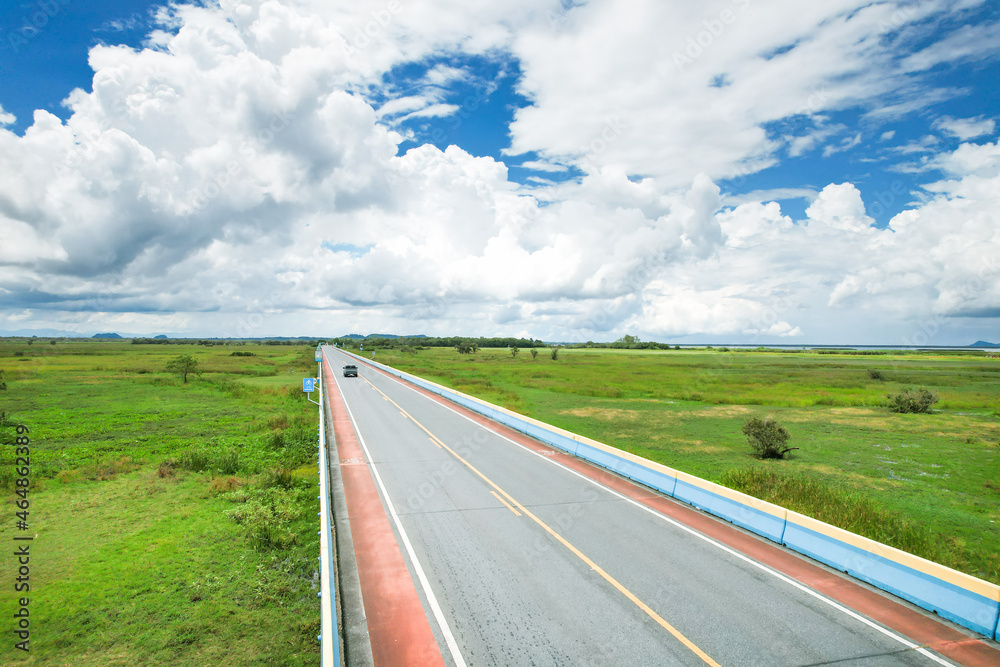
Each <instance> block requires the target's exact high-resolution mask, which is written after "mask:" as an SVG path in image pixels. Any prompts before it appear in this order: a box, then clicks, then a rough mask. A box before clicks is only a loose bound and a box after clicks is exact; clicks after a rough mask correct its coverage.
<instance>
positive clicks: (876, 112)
mask: <svg viewBox="0 0 1000 667" xmlns="http://www.w3.org/2000/svg"><path fill="white" fill-rule="evenodd" d="M330 4H331V3H328V2H320V1H319V0H316V1H315V2H310V1H307V0H295V1H283V2H278V1H277V0H266V1H262V0H255V1H237V0H223V1H222V2H221V3H220V4H219V5H218V6H206V7H196V6H186V5H179V6H175V7H173V8H171V9H165V10H163V11H162V12H161V14H160V17H159V25H160V29H159V30H157V31H156V32H154V33H152V34H151V35H150V36H149V39H148V43H147V45H146V47H145V48H142V49H132V48H128V47H115V46H97V47H95V48H94V49H93V50H92V51H91V53H90V65H91V67H92V68H93V70H94V77H93V82H92V89H91V90H90V92H86V91H84V90H76V91H74V92H73V93H72V94H70V95H69V97H68V99H67V101H66V104H67V105H68V106H69V108H70V110H71V116H70V117H69V120H68V121H66V122H63V121H61V120H60V119H59V118H57V117H56V116H53V115H52V114H50V113H47V112H45V111H37V112H35V116H34V122H33V124H32V125H31V127H30V128H29V129H28V130H27V131H26V132H25V133H24V135H23V136H18V135H17V134H15V133H13V132H11V131H8V130H5V129H3V127H2V126H3V125H4V124H10V123H11V122H12V119H10V118H9V114H5V113H4V112H3V111H2V108H0V329H9V328H23V327H24V326H25V324H26V323H29V324H33V325H35V326H37V327H38V328H43V327H53V328H62V329H71V328H75V329H77V330H81V331H83V330H90V329H115V328H118V329H120V330H124V331H142V332H148V333H156V332H158V331H171V332H178V333H189V334H191V335H218V336H262V335H300V334H302V335H311V334H313V333H315V334H317V335H320V334H323V335H327V334H330V335H336V334H341V333H346V332H348V331H360V332H366V331H379V330H381V331H396V332H399V333H418V332H419V333H428V334H451V333H465V334H469V335H494V334H504V335H508V334H509V335H519V334H523V335H530V336H534V337H540V338H545V339H548V340H559V341H572V340H580V341H583V340H588V339H592V340H605V339H611V338H617V337H618V336H620V335H621V334H623V333H625V332H626V331H628V332H631V333H633V334H638V335H640V336H643V337H651V338H655V339H658V340H706V341H715V340H727V341H734V342H737V341H747V342H751V341H758V342H762V343H763V342H775V341H785V342H796V341H802V342H814V343H822V342H848V343H865V342H878V343H904V342H911V343H912V344H929V343H937V344H944V343H956V342H957V343H964V342H971V340H970V341H966V340H965V338H967V337H969V336H977V337H988V336H987V332H988V331H989V330H990V328H995V325H996V318H997V317H998V316H1000V278H998V270H1000V257H998V249H1000V238H998V235H1000V225H998V224H997V222H998V221H997V217H996V216H997V214H996V211H998V210H1000V149H998V143H997V142H996V140H995V137H994V133H995V129H996V128H995V124H994V121H993V119H992V118H984V117H974V118H956V117H952V116H946V117H941V118H939V119H937V120H936V121H935V123H934V127H935V128H936V131H937V132H939V133H940V134H941V135H942V136H943V137H950V138H951V139H957V140H958V141H961V142H963V143H961V144H960V145H958V146H957V147H954V148H949V149H946V150H937V151H935V150H931V149H928V151H926V152H925V155H924V157H923V161H922V162H920V163H919V164H918V165H917V166H916V167H915V168H917V169H919V170H923V171H924V172H926V173H927V174H928V182H927V183H926V185H925V187H924V188H922V189H921V190H920V191H918V192H898V193H895V196H897V197H906V198H909V199H912V201H913V205H912V206H911V207H910V208H909V209H908V210H905V211H904V212H902V213H900V214H898V215H896V216H895V217H894V218H892V219H891V221H889V224H888V226H885V225H881V226H879V225H876V224H875V218H874V217H873V216H871V215H870V212H869V211H866V207H865V204H864V201H863V198H862V192H861V191H860V190H859V188H858V187H857V186H856V185H855V184H853V183H850V182H837V183H817V184H815V190H814V191H813V193H814V196H813V197H811V203H810V204H809V206H808V208H807V209H806V212H805V213H806V214H805V216H804V218H800V219H793V218H792V217H791V216H790V215H789V214H788V213H786V212H783V211H782V208H781V206H780V204H779V203H778V202H776V201H769V200H767V199H766V198H764V197H761V198H760V199H758V200H756V201H754V200H753V197H751V198H750V200H747V198H746V197H743V198H736V200H735V201H739V203H735V202H734V200H733V199H731V198H730V197H728V196H727V195H729V194H731V193H726V192H723V191H722V189H721V187H720V184H723V183H727V182H729V183H732V182H737V183H738V182H739V180H740V179H741V178H743V177H746V176H748V175H751V174H754V173H757V172H760V171H762V170H765V169H767V168H769V167H771V166H773V165H775V164H778V163H780V162H781V161H783V160H787V159H790V158H794V157H799V156H802V155H809V154H816V155H818V154H820V153H821V149H823V151H822V152H825V153H826V156H827V157H829V156H830V155H832V154H834V153H836V152H838V151H841V150H850V149H851V148H852V147H853V146H854V145H856V144H857V143H859V142H860V141H861V138H860V137H861V134H860V133H857V132H854V131H853V130H850V129H848V128H842V127H838V126H837V125H836V123H832V122H831V121H830V116H831V114H834V113H836V112H837V111H838V110H842V109H845V108H855V109H859V110H860V111H861V112H862V113H864V114H867V115H868V118H869V120H868V121H866V122H867V123H868V127H870V129H866V132H867V135H868V136H872V137H874V138H878V137H882V138H883V140H884V141H885V142H888V143H891V142H892V141H893V140H894V139H893V130H892V129H891V127H892V126H891V125H889V124H888V123H890V122H891V121H890V120H889V119H891V118H892V116H893V114H901V113H906V111H904V110H903V109H904V107H905V108H906V109H909V110H910V112H913V111H919V110H920V102H919V100H920V99H926V100H933V99H940V98H941V97H942V96H944V97H947V96H948V95H957V94H958V93H957V92H956V91H949V90H943V89H940V88H935V87H934V86H933V85H932V84H930V83H928V82H927V81H925V80H923V79H921V72H923V71H925V70H926V69H928V68H930V67H933V66H935V65H938V64H940V63H944V62H956V61H963V60H964V59H967V58H968V57H970V55H969V51H968V49H967V48H965V47H964V46H963V44H968V43H970V42H969V40H977V39H988V37H989V35H990V34H992V33H990V30H991V29H992V28H990V27H988V26H987V27H976V26H971V27H967V28H956V29H954V30H952V31H951V32H947V33H943V34H944V36H943V37H941V38H940V40H939V41H938V42H935V43H933V44H931V45H930V46H925V47H923V48H920V49H916V48H915V47H912V44H916V43H925V42H926V36H927V34H926V33H927V31H928V30H929V29H930V27H929V26H931V25H934V24H935V22H938V23H940V22H941V21H943V18H942V17H943V16H944V14H945V13H946V12H947V11H950V12H951V13H952V14H954V12H955V11H957V10H955V9H951V10H947V9H946V5H945V3H943V2H921V3H915V4H914V3H893V2H880V3H874V4H873V3H868V2H860V1H859V0H837V1H836V2H827V3H812V4H810V5H809V6H808V7H804V6H802V4H801V3H792V2H790V1H783V2H773V3H767V4H766V5H764V3H751V2H750V1H749V0H735V1H727V0H719V1H716V2H709V3H699V4H697V5H692V4H691V3H682V2H656V1H653V0H647V1H641V2H633V3H628V9H627V11H624V10H623V5H622V3H620V2H613V1H611V0H602V1H594V2H589V3H584V4H581V5H579V6H574V7H571V8H569V9H565V8H564V7H563V4H562V3H560V2H537V1H534V0H533V1H531V2H528V1H511V0H504V2H499V1H494V2H484V3H476V6H475V8H473V7H471V6H469V5H468V3H460V2H452V1H450V0H423V1H417V2H406V3H403V2H393V1H390V2H388V3H384V2H356V3H333V4H334V6H333V7H331V6H330ZM979 4H980V3H976V2H966V3H964V7H965V8H966V9H970V10H971V9H974V8H975V7H977V6H978V5H979ZM962 35H964V36H965V41H963V40H962V39H960V37H961V36H962ZM993 43H994V44H995V42H993ZM996 51H997V49H996V47H992V51H990V52H991V53H994V54H995V53H996ZM832 53H835V54H837V56H836V57H831V56H830V54H832ZM980 53H981V52H980ZM443 54H444V55H447V56H448V57H449V58H451V59H452V60H453V61H454V62H455V64H454V65H451V66H442V65H440V63H439V64H438V65H435V66H433V67H430V68H429V71H428V74H427V76H426V77H425V84H426V85H425V86H424V87H423V88H421V89H420V90H417V91H409V92H401V91H396V90H394V89H393V87H392V86H391V85H390V83H388V80H389V79H388V75H389V74H390V73H391V72H393V71H395V70H397V68H400V67H405V66H408V65H412V64H414V63H428V62H431V61H433V60H435V59H437V60H440V59H441V58H442V57H443ZM473 56H475V57H479V58H488V59H498V60H510V61H516V62H517V63H518V64H519V66H520V69H521V73H522V74H521V77H520V79H519V81H518V83H517V86H518V92H519V93H520V94H521V95H522V96H523V97H524V98H525V99H527V100H529V104H528V105H526V106H524V107H522V108H519V109H517V110H516V112H515V116H514V121H513V123H512V124H511V126H510V127H509V135H510V145H509V147H508V149H507V154H509V155H511V156H528V157H529V158H530V159H529V161H528V166H529V167H532V166H533V167H536V168H538V169H540V170H542V173H545V174H551V173H558V172H568V171H570V170H572V171H573V173H577V174H579V177H578V178H573V179H570V180H565V181H563V182H560V183H552V182H548V181H543V182H542V183H541V184H536V185H524V184H520V183H517V182H515V181H513V180H512V179H511V178H510V176H509V174H508V169H507V166H506V165H505V164H504V163H503V162H501V161H498V160H496V159H494V158H490V157H477V156H474V155H471V154H470V153H468V152H467V151H465V150H463V149H462V148H461V147H458V146H450V147H448V148H447V149H445V150H441V149H439V148H436V147H434V146H433V145H430V144H423V145H419V146H416V147H414V148H410V149H409V150H406V151H405V152H402V151H400V145H401V144H403V143H404V142H405V141H406V140H407V139H408V138H409V139H412V137H407V136H406V135H405V130H403V129H402V125H401V124H400V119H402V118H413V117H415V116H416V117H421V116H423V117H442V116H443V117H447V116H449V115H452V114H455V113H456V111H457V109H456V108H455V106H454V105H449V104H447V103H446V102H445V99H446V98H445V97H444V96H442V95H439V94H436V93H435V92H434V91H435V90H436V89H437V90H440V89H444V88H447V86H449V85H450V84H451V83H452V82H454V81H456V80H459V79H461V78H462V77H463V76H464V74H463V72H464V70H463V69H462V67H461V66H460V65H459V62H460V61H461V60H462V58H468V57H473ZM435 87H437V88H435ZM921 94H922V95H923V98H921ZM387 97H389V99H388V100H386V98H387ZM0 101H2V100H0ZM927 103H928V104H930V102H927ZM788 119H796V120H797V123H796V125H795V126H794V128H793V129H788V128H785V129H783V130H782V131H781V132H775V131H774V130H773V125H774V124H775V123H778V122H781V121H783V120H788ZM874 140H875V139H873V141H874ZM798 193H799V194H801V191H798ZM15 323H16V324H17V326H14V324H15Z"/></svg>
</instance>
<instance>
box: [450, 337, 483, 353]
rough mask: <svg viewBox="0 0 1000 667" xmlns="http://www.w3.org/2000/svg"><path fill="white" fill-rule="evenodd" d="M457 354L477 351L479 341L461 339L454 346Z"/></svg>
mask: <svg viewBox="0 0 1000 667" xmlns="http://www.w3.org/2000/svg"><path fill="white" fill-rule="evenodd" d="M455 349H456V350H458V353H459V354H475V353H476V352H478V351H479V343H477V342H475V341H472V340H463V341H462V342H460V343H459V344H458V345H456V346H455Z"/></svg>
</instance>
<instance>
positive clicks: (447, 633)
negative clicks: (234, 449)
mask: <svg viewBox="0 0 1000 667" xmlns="http://www.w3.org/2000/svg"><path fill="white" fill-rule="evenodd" d="M334 378H335V382H336V383H337V389H338V390H340V380H339V379H336V375H334ZM340 395H341V397H344V392H343V391H341V392H340ZM344 407H346V408H347V415H348V416H349V417H350V418H351V424H352V425H353V426H354V432H355V433H356V434H357V436H358V442H359V443H361V448H362V449H364V450H365V456H366V457H368V465H369V466H371V470H372V475H373V476H374V477H375V481H376V482H378V487H379V489H381V491H382V499H383V500H385V505H386V507H388V508H389V515H390V516H391V517H392V521H393V523H395V524H396V530H398V531H399V537H400V539H401V540H403V546H404V547H405V548H406V553H407V554H408V555H409V557H410V562H411V563H413V571H414V572H416V573H417V579H419V580H420V587H421V588H422V589H423V590H424V595H426V596H427V604H429V605H430V607H431V612H432V613H433V614H434V619H435V620H436V621H437V623H438V627H440V628H441V634H442V635H444V642H445V644H447V645H448V650H449V651H450V652H451V657H452V660H454V661H455V665H456V667H466V664H465V659H464V658H462V651H461V650H460V649H459V648H458V642H456V641H455V635H454V634H452V632H451V628H450V627H449V626H448V621H447V619H445V617H444V612H443V611H441V605H440V604H438V600H437V597H435V595H434V591H433V590H431V583H430V581H429V580H428V579H427V575H426V574H424V568H423V567H422V566H421V565H420V561H419V560H417V554H416V552H414V551H413V544H412V543H411V542H410V537H409V535H407V534H406V529H405V528H403V524H402V522H401V521H400V520H399V515H398V514H397V513H396V507H395V506H394V505H393V504H392V500H391V499H390V498H389V492H388V491H387V490H386V488H385V484H383V483H382V476H381V475H379V474H378V468H376V467H375V462H374V459H372V453H371V452H370V451H369V450H368V445H367V444H366V443H365V439H364V436H362V435H361V431H360V430H359V429H358V423H357V421H356V420H355V419H354V413H353V412H352V411H351V406H350V405H348V404H347V399H346V398H344Z"/></svg>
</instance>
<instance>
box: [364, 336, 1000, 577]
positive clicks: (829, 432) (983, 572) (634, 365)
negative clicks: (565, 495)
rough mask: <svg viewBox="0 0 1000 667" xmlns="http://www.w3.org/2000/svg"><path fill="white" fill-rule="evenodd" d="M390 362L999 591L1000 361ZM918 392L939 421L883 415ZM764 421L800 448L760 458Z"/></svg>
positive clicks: (628, 357)
mask: <svg viewBox="0 0 1000 667" xmlns="http://www.w3.org/2000/svg"><path fill="white" fill-rule="evenodd" d="M376 359H377V360H378V361H381V362H383V363H387V364H390V365H393V366H395V367H397V368H400V369H402V370H406V371H409V372H412V373H415V374H418V375H420V376H422V377H426V378H428V379H431V380H434V381H437V382H440V383H441V384H444V385H446V386H450V387H453V388H455V389H458V390H460V391H463V392H466V393H469V394H472V395H475V396H478V397H481V398H483V399H485V400H489V401H492V402H495V403H498V404H500V405H503V406H505V407H507V408H510V409H513V410H516V411H518V412H521V413H523V414H527V415H530V416H532V417H535V418H537V419H541V420H543V421H546V422H548V423H551V424H553V425H555V426H559V427H562V428H565V429H568V430H570V431H574V432H576V433H580V434H582V435H586V436H589V437H591V438H594V439H596V440H600V441H602V442H605V443H607V444H610V445H613V446H615V447H619V448H621V449H624V450H626V451H630V452H633V453H635V454H638V455H640V456H644V457H646V458H649V459H651V460H654V461H658V462H660V463H663V464H665V465H668V466H671V467H674V468H677V469H679V470H683V471H686V472H689V473H692V474H695V475H698V476H700V477H703V478H705V479H709V480H712V481H717V482H722V483H725V484H727V485H729V486H732V487H733V488H738V489H740V490H744V491H746V492H748V493H752V494H754V495H757V496H759V497H764V498H765V499H767V500H770V501H772V502H776V503H778V504H781V505H784V506H787V507H789V508H791V509H795V510H796V511H800V512H803V513H806V514H810V515H812V516H815V517H816V518H819V519H821V520H823V521H827V522H829V523H833V524H836V525H841V526H843V527H845V528H847V529H849V530H853V531H855V532H859V533H862V534H865V535H867V536H869V537H872V538H873V539H877V540H879V541H883V542H886V543H890V544H893V545H894V546H897V547H899V548H902V549H905V550H907V551H910V552H912V553H916V554H918V555H921V556H923V557H926V558H929V559H932V560H936V561H938V562H941V563H944V564H946V565H948V566H950V567H954V568H955V569H958V570H961V571H964V572H968V573H970V574H973V575H975V576H977V577H980V578H983V579H986V580H989V581H993V582H995V583H1000V359H991V358H986V356H985V355H984V354H982V353H963V354H956V353H924V352H920V353H916V352H914V353H898V354H897V353H882V354H871V353H868V354H862V353H856V354H849V353H837V354H832V353H824V354H821V353H816V352H761V351H720V350H695V349H689V350H671V351H655V352H646V351H627V350H606V349H603V350H602V349H586V348H572V349H563V350H561V351H560V352H559V358H558V360H557V361H553V360H552V359H551V358H550V355H549V350H547V349H543V350H540V354H539V355H538V356H537V358H535V359H533V358H532V357H531V355H530V354H529V353H528V350H521V353H520V354H519V355H518V356H517V357H516V358H513V357H511V355H510V354H509V352H507V351H506V350H496V349H483V350H480V351H479V352H478V353H477V354H474V355H460V354H458V353H457V352H456V351H455V350H453V349H442V348H431V349H426V350H421V351H418V352H416V353H415V354H413V353H408V354H403V353H402V352H400V351H399V350H390V349H385V350H379V351H378V352H377V355H376ZM869 369H877V370H880V371H881V372H882V374H883V376H884V378H885V379H884V380H874V379H872V378H871V377H870V375H869V373H868V371H869ZM908 386H922V387H927V388H928V389H930V390H932V391H934V392H936V393H937V394H938V395H939V396H940V402H939V403H938V404H937V405H935V406H934V407H935V409H934V412H933V413H932V414H895V413H892V412H890V411H889V410H888V409H887V408H886V407H885V404H886V402H887V401H886V396H887V394H889V393H893V392H896V391H898V390H899V389H900V388H902V387H908ZM754 413H760V414H770V415H774V416H775V417H776V418H777V419H778V421H779V422H780V423H781V424H783V425H784V426H785V427H786V428H787V429H788V430H789V431H790V432H791V435H792V440H791V442H790V445H792V446H795V447H799V448H800V449H799V450H798V451H794V452H792V453H791V455H790V458H788V459H786V460H781V461H758V460H756V459H754V458H752V456H751V454H750V448H749V446H748V444H747V441H746V438H745V437H744V436H743V435H742V434H741V432H740V429H741V427H742V425H743V422H744V421H745V420H746V419H747V417H749V416H750V415H752V414H754Z"/></svg>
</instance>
